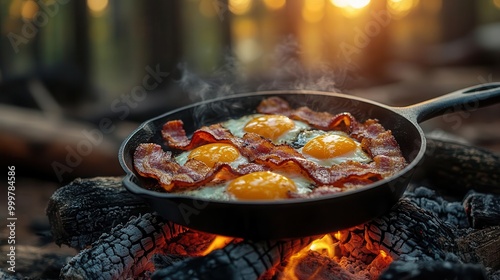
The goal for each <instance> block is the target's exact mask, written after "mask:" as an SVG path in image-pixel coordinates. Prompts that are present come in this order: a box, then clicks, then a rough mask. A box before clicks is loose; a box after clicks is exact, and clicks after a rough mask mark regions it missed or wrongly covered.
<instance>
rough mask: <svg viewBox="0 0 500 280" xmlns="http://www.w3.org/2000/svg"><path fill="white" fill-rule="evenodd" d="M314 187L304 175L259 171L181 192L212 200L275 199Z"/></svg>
mask: <svg viewBox="0 0 500 280" xmlns="http://www.w3.org/2000/svg"><path fill="white" fill-rule="evenodd" d="M312 189H313V183H312V182H311V181H309V180H308V179H306V178H304V177H300V176H292V175H286V176H285V175H282V174H278V173H275V172H271V171H259V172H253V173H249V174H246V175H243V176H240V177H238V178H236V179H234V180H231V181H228V182H224V183H221V184H216V185H205V186H201V187H198V188H195V189H189V190H184V191H180V192H179V193H181V194H185V195H189V196H193V197H196V198H205V199H212V200H226V201H227V200H275V199H283V198H287V197H288V192H292V193H297V194H307V193H310V192H311V191H312Z"/></svg>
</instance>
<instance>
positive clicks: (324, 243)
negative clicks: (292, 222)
mask: <svg viewBox="0 0 500 280" xmlns="http://www.w3.org/2000/svg"><path fill="white" fill-rule="evenodd" d="M333 245H334V242H333V239H332V236H331V235H329V234H327V235H325V236H323V237H322V238H320V239H316V240H314V241H313V242H312V243H311V245H309V247H308V248H306V249H309V250H312V251H316V252H318V253H321V254H325V252H326V255H327V256H328V257H330V258H333V257H334V253H333Z"/></svg>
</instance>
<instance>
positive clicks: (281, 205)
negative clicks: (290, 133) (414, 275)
mask: <svg viewBox="0 0 500 280" xmlns="http://www.w3.org/2000/svg"><path fill="white" fill-rule="evenodd" d="M270 96H279V97H282V98H284V99H286V100H287V101H288V102H289V103H290V104H291V106H293V107H294V108H296V107H299V106H308V107H310V108H311V109H313V110H316V111H327V112H330V113H332V114H336V113H340V112H350V113H352V114H353V115H354V116H355V117H356V118H357V119H358V120H360V121H364V120H365V119H367V118H376V119H378V120H379V121H380V123H381V124H382V125H383V126H384V127H385V128H386V129H390V130H392V133H393V135H394V136H395V138H396V140H397V141H398V143H399V145H400V147H401V150H402V152H403V155H404V157H405V158H406V159H407V161H408V162H409V165H408V166H407V167H406V168H404V169H403V170H401V171H400V172H399V173H397V174H396V175H394V176H392V177H390V178H386V179H384V180H381V181H378V182H375V183H373V184H370V185H368V186H365V187H362V188H360V189H357V190H352V191H346V192H342V193H337V194H331V195H325V196H323V197H320V198H313V199H287V200H277V201H271V202H270V201H251V202H248V201H231V202H227V201H213V200H205V199H194V198H192V197H189V196H185V195H177V194H170V193H161V192H156V191H152V190H148V188H149V187H153V186H154V184H155V182H154V181H153V180H151V179H145V178H142V177H140V176H138V175H137V173H136V172H135V171H134V167H133V154H134V151H135V149H136V147H137V146H138V145H139V144H140V143H150V142H152V143H158V144H163V140H162V138H161V134H160V131H161V128H162V125H163V124H164V123H165V122H166V121H168V120H175V119H180V120H182V121H183V122H184V126H185V130H186V132H187V133H188V135H189V134H190V133H192V132H193V131H194V130H196V129H197V128H199V127H200V126H202V125H207V124H212V123H215V122H220V121H224V120H227V119H230V118H237V117H240V116H243V115H247V114H251V113H254V112H255V111H254V110H255V108H256V107H257V105H258V104H259V102H260V101H261V100H262V99H264V98H267V97H270ZM496 102H500V83H489V84H482V85H478V86H474V87H470V88H466V89H462V90H458V91H455V92H452V93H450V94H447V95H444V96H441V97H438V98H435V99H431V100H428V101H426V102H422V103H418V104H415V105H412V106H408V107H390V106H386V105H383V104H380V103H376V102H373V101H369V100H366V99H362V98H357V97H353V96H348V95H344V94H337V93H329V92H318V91H308V90H298V91H288V90H287V91H268V92H257V93H247V94H235V95H231V96H226V97H222V98H217V99H213V100H208V101H204V102H200V103H197V104H193V105H190V106H187V107H183V108H180V109H177V110H174V111H171V112H168V113H166V114H163V115H161V116H158V117H156V118H154V119H151V120H148V121H146V122H145V123H143V124H142V125H141V126H139V128H137V130H135V131H134V132H133V133H132V134H131V135H130V136H129V137H128V138H127V139H126V140H125V141H124V142H123V144H122V146H121V147H120V152H119V160H120V163H121V165H122V167H123V169H124V170H125V171H126V173H127V175H126V176H125V178H124V180H123V184H124V185H125V187H126V188H127V189H128V190H129V191H130V192H132V193H134V194H136V195H139V196H141V197H143V198H145V199H146V200H147V201H148V202H149V203H150V205H151V206H152V208H153V209H155V210H156V211H157V212H158V213H159V214H160V215H162V216H164V217H165V218H166V219H168V220H170V221H173V222H175V223H178V224H181V225H184V226H187V227H189V228H192V229H196V230H201V231H205V232H210V233H216V234H220V235H225V236H235V237H243V238H252V239H277V238H291V237H301V236H308V235H315V234H321V233H327V232H332V231H336V230H339V229H344V228H348V227H351V226H355V225H358V224H361V223H364V222H367V221H369V220H371V219H373V218H374V217H377V216H379V215H381V214H383V213H384V212H386V211H388V210H389V209H390V208H391V207H392V206H393V205H394V204H395V202H396V201H397V200H398V199H399V198H400V197H401V195H402V194H403V192H404V190H405V189H406V186H407V184H408V182H409V180H410V177H411V175H412V173H413V170H414V169H415V166H417V164H418V163H419V162H420V160H421V159H422V157H423V155H424V152H425V147H426V144H425V143H426V142H425V136H424V133H423V132H422V129H421V128H420V126H419V125H418V123H420V122H422V121H425V120H427V119H430V118H433V117H436V116H439V115H443V114H446V113H449V112H454V111H458V110H468V111H473V110H476V109H477V108H479V107H480V106H485V105H490V104H494V103H496ZM450 125H451V124H450ZM164 148H165V149H166V147H164Z"/></svg>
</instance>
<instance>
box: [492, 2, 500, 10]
mask: <svg viewBox="0 0 500 280" xmlns="http://www.w3.org/2000/svg"><path fill="white" fill-rule="evenodd" d="M493 4H494V5H495V7H497V9H500V0H493Z"/></svg>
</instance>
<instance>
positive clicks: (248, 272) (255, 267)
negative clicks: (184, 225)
mask: <svg viewBox="0 0 500 280" xmlns="http://www.w3.org/2000/svg"><path fill="white" fill-rule="evenodd" d="M318 237H319V236H311V237H305V238H301V239H289V240H281V241H251V240H243V241H241V242H238V243H231V244H229V245H227V246H225V247H224V248H222V249H218V250H214V251H212V252H211V253H210V254H208V255H206V256H204V257H194V258H189V259H186V260H184V261H180V262H176V263H174V264H173V265H172V266H170V267H167V268H164V269H161V270H158V271H156V272H155V273H154V274H153V276H152V279H153V280H160V279H161V280H167V279H175V280H182V279H186V280H188V279H258V278H259V277H260V276H261V275H263V274H264V273H265V272H266V271H268V270H269V269H271V268H273V267H275V266H276V265H278V264H279V263H280V262H282V261H284V260H286V259H287V258H288V257H290V256H291V255H293V254H295V253H296V252H298V251H300V250H301V249H302V248H304V247H305V246H306V245H308V244H309V243H310V242H311V241H313V240H314V239H316V238H318Z"/></svg>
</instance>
